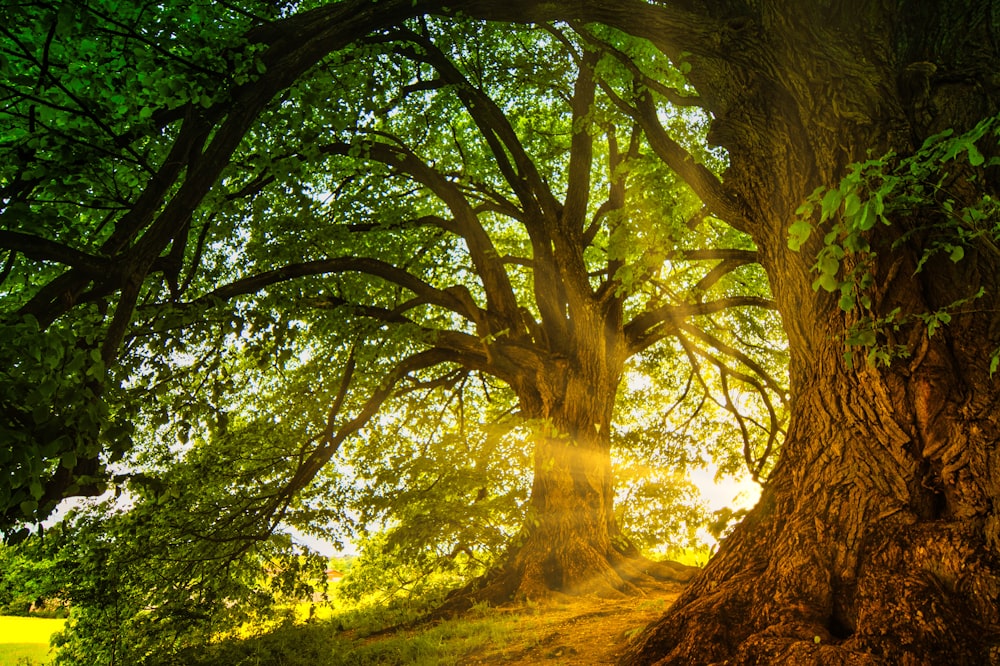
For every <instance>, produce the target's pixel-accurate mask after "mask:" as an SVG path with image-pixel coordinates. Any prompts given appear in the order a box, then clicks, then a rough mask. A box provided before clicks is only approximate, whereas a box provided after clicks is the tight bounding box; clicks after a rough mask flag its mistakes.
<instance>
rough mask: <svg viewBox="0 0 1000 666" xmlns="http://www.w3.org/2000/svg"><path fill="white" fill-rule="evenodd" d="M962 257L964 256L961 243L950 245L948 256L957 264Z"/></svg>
mask: <svg viewBox="0 0 1000 666" xmlns="http://www.w3.org/2000/svg"><path fill="white" fill-rule="evenodd" d="M963 257H965V248H963V247H962V246H961V245H954V246H952V248H951V252H950V253H949V254H948V258H949V259H951V260H952V261H953V262H955V263H956V264H957V263H958V262H960V261H961V260H962V258H963Z"/></svg>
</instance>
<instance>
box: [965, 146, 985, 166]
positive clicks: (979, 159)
mask: <svg viewBox="0 0 1000 666" xmlns="http://www.w3.org/2000/svg"><path fill="white" fill-rule="evenodd" d="M966 148H967V150H968V151H969V164H971V165H972V166H979V165H981V164H982V163H983V162H984V161H985V159H986V158H984V157H983V154H982V153H981V152H979V149H978V148H976V144H974V143H970V144H968V145H967V146H966Z"/></svg>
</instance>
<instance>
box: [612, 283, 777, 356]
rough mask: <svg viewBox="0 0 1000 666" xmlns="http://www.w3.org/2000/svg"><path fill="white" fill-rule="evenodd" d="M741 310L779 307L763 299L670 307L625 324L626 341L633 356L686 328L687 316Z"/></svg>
mask: <svg viewBox="0 0 1000 666" xmlns="http://www.w3.org/2000/svg"><path fill="white" fill-rule="evenodd" d="M737 307H756V308H765V309H768V310H773V309H775V307H776V306H775V304H774V301H771V300H770V299H767V298H761V297H760V296H730V297H728V298H720V299H717V300H714V301H706V302H704V303H679V304H670V305H663V306H661V307H658V308H654V309H652V310H647V311H645V312H643V313H641V314H639V315H637V316H636V317H635V318H634V319H632V321H630V322H629V323H628V324H626V325H625V339H626V340H627V341H628V347H629V353H630V354H635V353H637V352H640V351H642V350H643V349H646V348H647V347H649V346H650V345H652V344H655V343H656V342H658V341H660V340H662V339H663V338H665V337H667V336H669V335H671V333H672V332H673V330H674V329H676V328H679V327H681V326H682V325H683V321H682V320H683V319H685V318H687V317H694V316H697V315H707V314H712V313H715V312H721V311H722V310H726V309H729V308H737ZM665 324H669V326H665Z"/></svg>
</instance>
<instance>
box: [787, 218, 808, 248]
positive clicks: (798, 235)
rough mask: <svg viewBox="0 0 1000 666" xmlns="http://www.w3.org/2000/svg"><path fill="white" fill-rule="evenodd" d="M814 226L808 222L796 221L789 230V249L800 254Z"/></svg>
mask: <svg viewBox="0 0 1000 666" xmlns="http://www.w3.org/2000/svg"><path fill="white" fill-rule="evenodd" d="M812 230H813V226H812V225H811V224H810V223H809V222H808V221H807V220H796V221H795V222H794V223H792V226H790V227H789V228H788V247H789V248H790V249H792V250H794V251H796V252H798V251H799V250H800V249H801V248H802V246H803V245H804V244H805V242H806V241H807V240H809V236H810V234H812Z"/></svg>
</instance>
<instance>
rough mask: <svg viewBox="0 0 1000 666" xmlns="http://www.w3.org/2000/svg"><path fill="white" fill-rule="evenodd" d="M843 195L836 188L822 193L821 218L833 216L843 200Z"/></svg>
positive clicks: (825, 218)
mask: <svg viewBox="0 0 1000 666" xmlns="http://www.w3.org/2000/svg"><path fill="white" fill-rule="evenodd" d="M843 198H844V195H842V194H841V193H840V190H838V189H830V190H827V191H826V194H824V195H823V202H822V204H821V208H820V210H821V219H822V220H828V219H830V218H831V217H833V215H834V213H836V212H837V209H839V208H840V202H841V201H842V200H843Z"/></svg>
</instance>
